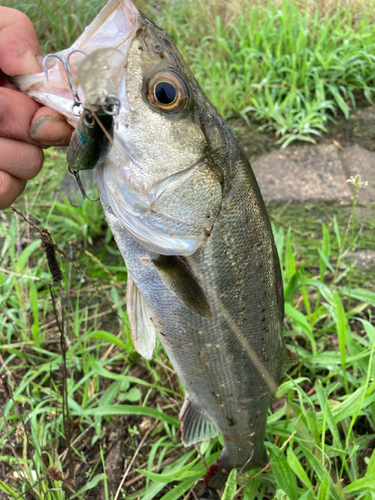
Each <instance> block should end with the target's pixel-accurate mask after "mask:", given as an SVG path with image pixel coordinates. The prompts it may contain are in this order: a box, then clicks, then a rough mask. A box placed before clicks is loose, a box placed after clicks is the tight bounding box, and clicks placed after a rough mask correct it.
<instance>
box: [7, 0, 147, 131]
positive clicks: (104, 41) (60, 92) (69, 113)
mask: <svg viewBox="0 0 375 500" xmlns="http://www.w3.org/2000/svg"><path fill="white" fill-rule="evenodd" d="M138 28H139V11H138V10H137V8H136V7H135V6H134V4H133V3H132V2H131V1H130V0H123V1H122V2H119V1H118V0H110V1H109V2H108V3H107V5H106V6H105V7H104V8H103V9H102V10H101V11H100V12H99V14H98V15H97V16H96V18H95V19H94V20H93V21H92V23H91V24H90V25H89V26H88V27H87V28H86V29H85V31H84V32H83V33H82V35H81V36H80V37H79V38H78V39H77V40H76V41H75V42H74V43H73V45H72V46H71V47H69V48H68V49H64V50H62V51H61V52H58V53H56V54H55V55H56V56H59V57H60V58H61V59H63V60H64V59H65V60H67V59H68V62H69V69H70V73H71V77H72V78H73V81H74V84H75V86H76V87H77V92H78V97H79V100H80V101H82V102H83V101H85V95H84V93H83V91H82V89H81V87H80V84H79V81H78V76H77V73H78V67H79V65H80V63H81V62H82V60H83V58H84V57H85V55H84V53H86V54H89V53H90V52H93V51H94V50H97V49H99V48H103V47H107V48H114V49H118V50H120V51H121V52H122V53H123V54H124V56H125V64H126V60H127V54H128V50H129V47H130V45H131V42H132V40H133V38H134V37H135V35H136V33H137V31H138ZM82 52H83V53H82ZM47 70H48V71H47V74H45V73H37V74H34V75H29V76H24V77H15V78H13V83H14V84H15V85H16V86H17V87H18V88H19V90H21V91H22V92H26V93H27V94H28V95H29V96H30V97H32V98H33V99H35V100H36V101H38V102H40V103H41V104H44V105H46V106H50V107H52V108H54V109H56V110H57V111H59V112H60V113H61V114H63V115H64V116H66V117H67V119H68V122H69V123H70V124H71V125H73V126H75V125H76V124H77V122H78V116H77V114H76V113H75V110H74V100H73V95H72V91H71V86H70V84H69V81H68V76H67V74H66V69H65V68H64V65H63V64H62V62H61V61H60V60H59V59H58V58H50V59H49V60H48V62H47ZM119 98H120V100H121V103H122V106H123V107H124V109H127V107H128V103H127V93H126V88H125V79H124V83H123V85H122V87H121V90H120V95H119Z"/></svg>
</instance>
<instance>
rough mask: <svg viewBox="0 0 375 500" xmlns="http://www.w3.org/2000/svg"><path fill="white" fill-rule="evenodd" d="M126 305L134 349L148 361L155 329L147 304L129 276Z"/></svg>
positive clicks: (153, 342) (154, 337)
mask: <svg viewBox="0 0 375 500" xmlns="http://www.w3.org/2000/svg"><path fill="white" fill-rule="evenodd" d="M126 303H127V310H128V318H129V323H130V331H131V336H132V341H133V344H134V348H135V350H136V351H137V352H139V354H141V355H142V356H144V357H145V358H146V359H150V358H151V356H152V352H153V350H154V347H155V343H156V329H155V326H154V324H153V322H152V319H151V314H150V311H149V309H148V307H147V304H146V302H145V301H144V298H143V297H142V295H141V292H140V291H139V290H138V287H137V285H136V283H135V282H134V280H133V278H132V277H131V276H129V277H128V284H127V290H126Z"/></svg>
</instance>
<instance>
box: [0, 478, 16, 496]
mask: <svg viewBox="0 0 375 500" xmlns="http://www.w3.org/2000/svg"><path fill="white" fill-rule="evenodd" d="M0 490H3V491H4V493H7V494H8V495H12V497H13V498H20V496H19V494H18V493H17V492H16V491H14V489H13V488H11V487H10V486H9V484H6V483H4V481H0Z"/></svg>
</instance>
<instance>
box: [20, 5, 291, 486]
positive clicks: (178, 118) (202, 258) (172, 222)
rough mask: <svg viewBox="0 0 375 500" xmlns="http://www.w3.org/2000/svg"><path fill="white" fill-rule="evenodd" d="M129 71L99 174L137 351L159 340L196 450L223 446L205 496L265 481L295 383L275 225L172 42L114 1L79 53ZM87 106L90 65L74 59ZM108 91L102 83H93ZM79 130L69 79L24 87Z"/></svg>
mask: <svg viewBox="0 0 375 500" xmlns="http://www.w3.org/2000/svg"><path fill="white" fill-rule="evenodd" d="M103 48H114V49H117V50H120V51H121V52H122V53H123V54H124V57H125V76H124V78H123V80H122V82H121V86H120V90H119V94H118V97H119V100H120V102H121V108H120V111H119V114H118V117H117V124H116V127H114V130H113V144H112V145H111V147H110V149H109V151H108V153H107V154H106V155H105V158H104V159H103V161H102V162H101V163H100V164H99V165H97V166H96V170H97V179H98V188H99V193H100V199H101V203H102V205H103V209H104V212H105V215H106V218H107V221H108V223H109V226H110V227H111V230H112V232H113V235H114V238H115V240H116V243H117V245H118V247H119V249H120V251H121V253H122V255H123V257H124V260H125V263H126V266H127V270H128V283H127V292H126V300H127V309H128V317H129V321H130V326H131V335H132V339H133V343H134V346H135V348H136V350H137V351H138V352H139V353H140V354H141V355H143V356H144V357H146V358H148V359H150V358H151V357H152V352H153V349H154V347H155V342H156V337H158V338H159V339H160V341H161V343H162V345H163V347H164V349H165V351H166V353H167V355H168V357H169V359H170V361H171V363H172V365H173V367H174V369H175V371H176V373H177V375H178V377H179V378H180V380H181V382H182V384H183V387H184V389H185V401H184V404H183V406H182V409H181V412H180V416H179V418H180V421H181V435H182V441H183V443H184V444H185V445H186V446H189V445H191V444H194V443H197V442H200V441H202V440H204V439H207V438H212V437H215V436H217V435H218V433H221V434H222V437H223V440H224V448H223V451H222V453H221V455H220V457H219V458H218V460H217V462H216V463H215V464H213V465H211V466H210V468H209V469H208V471H207V473H206V475H205V482H206V485H207V487H208V488H211V489H221V488H222V487H223V486H224V485H225V481H226V479H227V477H228V474H229V472H230V471H231V470H232V469H233V468H237V469H242V468H243V467H245V466H246V467H249V468H253V467H260V466H263V465H264V464H265V463H266V462H267V460H268V456H267V452H266V447H265V444H264V439H265V431H266V422H267V413H268V409H269V406H270V403H271V400H272V398H273V396H274V394H275V392H276V390H277V386H278V383H279V381H280V378H281V375H282V366H283V357H284V342H283V328H282V323H283V316H284V305H283V285H282V277H281V270H280V264H279V259H278V254H277V250H276V246H275V242H274V239H273V235H272V229H271V225H270V221H269V218H268V215H267V211H266V208H265V204H264V201H263V199H262V195H261V193H260V190H259V187H258V184H257V181H256V179H255V176H254V173H253V171H252V169H251V166H250V164H249V161H248V159H247V157H246V154H245V152H244V150H243V148H242V146H241V143H240V141H239V139H238V138H237V136H236V134H235V133H234V131H233V130H232V128H231V127H230V126H229V124H228V123H227V122H226V121H225V120H224V119H223V118H222V117H221V116H220V114H219V113H218V111H217V110H216V109H215V107H214V106H213V105H212V104H211V103H210V101H209V100H208V98H207V96H206V95H205V93H204V91H203V90H202V88H201V87H200V86H199V84H198V82H197V80H196V79H195V77H194V75H193V73H192V71H191V70H190V68H189V66H188V65H187V63H186V62H185V61H184V59H183V58H182V56H181V54H180V52H179V51H178V49H177V47H176V46H175V44H174V42H173V41H172V39H171V38H170V37H169V36H168V34H167V33H166V32H165V31H163V29H161V28H160V27H158V26H157V25H156V24H154V23H153V22H152V21H151V20H149V19H147V18H146V17H145V16H144V15H143V14H142V13H141V12H140V11H138V9H137V8H136V7H135V6H134V4H133V3H132V2H131V1H130V0H122V1H120V0H110V1H109V2H108V3H107V5H106V6H105V7H104V8H103V9H102V11H101V12H100V13H99V14H98V16H97V17H96V18H95V20H94V21H93V22H92V23H91V24H90V25H89V26H88V27H87V28H86V29H85V31H84V32H83V34H82V35H81V36H80V37H79V38H78V39H77V40H76V42H75V43H74V44H73V45H72V46H71V47H70V48H69V49H65V50H64V51H62V52H61V53H60V54H62V55H65V56H66V55H67V54H70V53H71V52H72V51H73V50H77V49H79V50H83V51H84V52H86V53H87V54H91V53H93V56H94V53H95V51H96V50H97V49H103ZM70 59H71V61H72V62H71V71H72V75H73V77H74V78H75V80H76V83H77V90H78V94H79V95H80V96H81V100H82V101H84V100H85V96H84V91H83V90H82V87H81V86H80V84H79V83H80V82H79V81H78V76H77V72H78V68H79V65H80V61H81V60H82V54H79V53H74V54H71V57H70ZM92 80H93V85H94V87H95V74H92ZM17 85H18V86H19V88H20V89H21V90H22V91H23V92H26V93H27V94H28V95H30V96H31V97H33V98H34V99H36V100H37V101H38V102H40V103H42V104H45V105H48V106H51V107H52V108H54V109H57V110H58V111H60V112H61V113H63V114H64V115H65V116H66V117H67V120H68V121H69V123H71V124H72V125H73V126H77V123H78V120H79V118H78V117H77V116H75V114H74V113H73V110H72V102H73V100H72V95H71V91H70V87H69V85H68V82H67V78H66V75H65V73H64V68H63V67H62V65H61V63H60V62H59V61H58V60H57V61H56V62H55V64H53V65H51V61H50V65H49V69H48V81H47V79H46V77H45V75H44V74H43V73H41V74H38V75H28V76H26V77H20V78H19V79H18V80H17Z"/></svg>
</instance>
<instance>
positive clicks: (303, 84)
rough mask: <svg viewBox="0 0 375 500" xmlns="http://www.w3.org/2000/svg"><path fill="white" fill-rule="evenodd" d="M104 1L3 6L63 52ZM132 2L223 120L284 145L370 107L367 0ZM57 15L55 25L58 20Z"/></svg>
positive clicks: (373, 70)
mask: <svg viewBox="0 0 375 500" xmlns="http://www.w3.org/2000/svg"><path fill="white" fill-rule="evenodd" d="M103 4H104V2H103V1H102V0H91V1H89V2H83V1H82V0H79V1H76V2H74V3H71V2H67V1H61V3H60V7H59V9H58V11H59V16H56V14H55V13H56V5H55V4H53V5H52V4H51V3H49V2H47V1H44V0H35V1H34V2H22V1H20V0H5V5H9V6H16V7H18V8H20V9H21V10H23V11H24V12H26V13H27V14H28V15H29V16H30V17H31V19H32V20H33V21H34V23H35V26H36V29H37V32H38V35H39V38H40V40H41V45H42V47H43V50H44V52H53V51H56V50H60V49H62V48H65V47H67V46H69V45H70V44H71V43H72V42H73V41H74V40H75V39H76V38H77V36H78V35H79V34H80V33H81V31H82V29H83V27H84V26H85V25H87V24H88V22H89V21H90V20H91V19H92V18H93V17H94V14H95V13H96V12H97V11H98V10H99V8H100V7H101V6H102V5H103ZM137 5H138V6H139V7H140V8H141V9H142V10H144V11H145V12H146V14H147V15H149V17H151V18H152V19H154V20H155V21H156V22H157V23H158V24H160V25H161V26H163V27H164V28H165V29H166V31H167V32H168V33H170V34H171V36H172V37H173V39H174V40H175V42H176V44H177V46H178V47H179V48H180V49H181V50H182V52H183V55H184V56H185V57H186V58H187V60H188V61H189V63H190V64H191V66H192V69H193V71H194V73H195V74H196V76H197V78H198V80H199V81H200V83H201V84H202V86H203V88H204V90H205V91H206V93H207V94H208V96H209V98H210V100H211V101H212V102H213V104H214V105H215V106H216V107H217V108H218V110H219V112H220V113H221V114H222V115H223V116H224V117H225V118H231V117H234V116H242V117H243V118H244V119H245V120H246V121H247V122H248V123H249V124H250V123H257V124H259V126H260V128H261V130H264V131H267V132H271V133H273V134H275V135H276V137H278V138H279V139H278V140H279V143H280V144H282V146H283V147H285V146H287V145H288V144H290V143H291V142H293V141H295V140H300V141H308V142H315V140H316V138H317V137H318V136H320V135H321V134H322V133H324V132H325V131H326V130H327V124H328V122H329V121H334V120H335V117H337V116H338V115H339V114H343V115H344V116H345V117H348V116H349V115H350V113H351V111H352V110H353V109H355V108H356V105H357V102H358V101H360V102H363V101H366V102H370V103H371V102H373V98H374V90H375V89H374V83H375V77H374V75H375V25H374V20H375V3H374V1H373V0H370V1H368V2H364V1H343V0H342V1H336V2H311V1H310V0H305V1H296V0H284V1H281V2H272V1H271V0H267V1H264V2H261V1H248V0H246V1H245V0H236V1H234V0H232V1H231V2H223V1H218V0H210V1H206V2H203V1H202V0H189V1H182V0H166V1H164V2H156V3H152V4H150V3H149V2H145V1H139V2H138V3H137ZM61 18H63V20H64V21H63V22H61Z"/></svg>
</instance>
